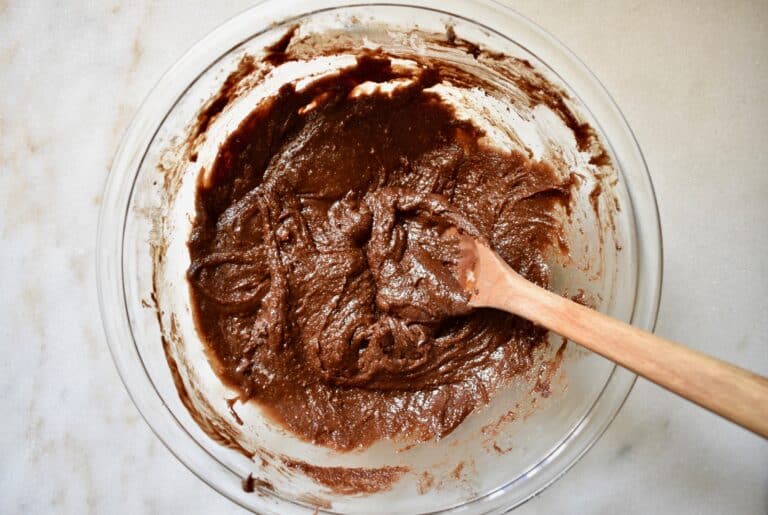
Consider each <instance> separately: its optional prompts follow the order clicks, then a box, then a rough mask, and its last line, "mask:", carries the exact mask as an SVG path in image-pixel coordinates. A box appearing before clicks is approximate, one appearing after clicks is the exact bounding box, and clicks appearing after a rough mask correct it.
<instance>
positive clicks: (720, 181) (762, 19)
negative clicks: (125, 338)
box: [0, 0, 768, 514]
mask: <svg viewBox="0 0 768 515" xmlns="http://www.w3.org/2000/svg"><path fill="white" fill-rule="evenodd" d="M250 3H251V2H249V1H248V0H237V1H231V2H226V3H224V2H208V1H205V0H194V1H188V2H178V1H168V0H164V1H160V0H154V1H153V0H132V1H120V0H111V1H105V2H92V1H89V0H79V1H70V2H55V1H35V2H24V1H21V0H0V278H1V279H0V346H1V347H0V350H1V352H0V392H2V393H0V409H2V413H3V422H2V423H0V513H24V514H37V513H77V514H80V513H114V514H118V513H125V514H135V513H173V512H182V513H189V514H192V513H212V512H214V513H216V512H221V513H235V512H238V511H240V510H239V508H237V507H236V506H235V505H234V504H232V503H230V502H229V501H227V500H226V499H224V498H223V497H221V496H219V495H218V494H217V493H215V492H214V491H213V490H211V489H210V488H208V487H207V486H205V485H204V484H203V483H202V482H201V481H199V480H198V479H196V478H195V477H194V476H193V475H192V474H191V473H190V472H189V471H187V469H186V468H184V467H183V466H182V465H181V464H180V463H179V462H178V461H176V459H175V458H174V457H173V456H172V455H171V454H170V453H169V452H168V451H167V450H166V449H165V448H164V447H163V446H162V444H161V443H160V442H159V441H158V440H157V439H156V438H155V437H154V435H153V434H152V433H151V431H150V430H149V428H148V427H147V426H146V424H145V423H144V422H143V420H142V419H141V417H140V416H139V414H138V412H137V411H136V409H135V408H134V406H133V405H132V404H131V402H130V400H129V399H128V396H127V394H126V392H125V390H124V388H123V385H122V384H121V382H120V380H119V378H118V375H117V372H116V370H115V368H114V366H113V365H112V361H111V358H110V356H109V352H108V349H107V346H106V343H105V340H104V336H103V333H102V330H101V323H100V320H99V315H98V306H97V299H96V284H95V277H94V246H95V234H96V219H97V213H98V210H99V207H100V203H101V201H100V194H101V190H102V187H103V184H104V180H105V177H106V175H107V171H108V169H109V166H110V160H111V158H112V155H113V153H114V151H115V149H116V146H117V144H118V142H119V140H120V137H121V135H122V134H123V132H124V131H125V129H126V126H127V124H128V123H129V121H130V119H131V116H132V115H133V113H134V112H135V110H136V108H137V106H138V105H139V103H140V102H141V100H142V98H143V97H144V96H145V95H146V94H147V92H148V91H149V89H150V88H151V87H152V85H153V84H154V83H155V82H156V81H157V80H158V78H159V77H160V75H161V74H162V73H163V72H164V71H165V70H166V69H167V68H168V67H169V66H170V65H172V64H173V63H174V61H176V59H178V58H179V57H180V56H181V55H182V53H183V52H184V51H185V50H186V49H187V48H188V47H190V46H191V45H192V44H193V43H194V42H195V41H197V40H198V39H200V38H201V37H203V36H204V35H205V34H206V33H208V32H209V31H210V30H212V29H213V28H215V27H216V26H217V25H219V24H220V23H222V22H223V21H225V20H226V19H227V18H229V17H230V16H232V15H234V14H236V13H237V12H239V11H241V10H242V9H244V8H245V7H247V6H248V5H249V4H250ZM606 4H607V5H606ZM513 5H514V7H515V8H517V9H518V10H519V11H520V12H522V13H524V14H525V15H527V16H529V17H530V18H532V19H533V20H534V21H536V22H538V23H539V24H541V25H542V26H543V27H544V28H546V29H547V30H549V31H551V32H552V33H554V34H555V35H557V37H558V38H559V39H561V40H562V41H563V42H565V43H566V44H567V45H568V46H570V47H571V48H572V49H573V50H574V51H575V52H576V54H577V55H579V56H580V57H581V58H582V59H583V60H584V61H585V62H586V63H587V65H588V66H590V67H591V68H592V70H593V71H594V72H595V73H596V74H597V76H598V77H600V79H601V80H602V81H603V82H604V84H605V85H606V87H607V88H608V90H609V91H611V93H612V94H613V95H614V97H615V99H616V101H617V103H618V104H619V106H620V107H621V108H622V109H623V111H624V113H625V114H626V116H627V118H628V120H629V122H630V125H631V126H632V127H633V129H634V130H635V132H636V134H637V137H638V139H639V141H640V144H641V147H642V149H643V151H644V153H645V156H646V158H647V160H648V166H649V168H650V171H651V175H652V177H653V181H654V183H655V186H656V191H657V193H658V200H659V205H660V210H661V218H662V224H663V231H664V238H665V257H664V267H665V277H664V289H663V299H662V304H661V312H660V315H659V321H658V326H657V332H658V333H659V334H660V335H662V336H665V337H668V338H672V339H675V340H678V341H681V342H686V343H687V344H689V345H690V346H692V347H695V348H698V349H700V350H703V351H705V352H708V353H710V354H713V355H715V356H718V357H721V358H725V359H727V360H730V361H732V362H735V363H737V364H739V365H742V366H745V367H748V368H751V369H753V370H755V371H757V372H759V373H762V374H765V375H768V336H767V335H768V257H766V256H768V228H766V220H768V171H766V165H765V163H767V162H768V145H767V144H766V140H765V138H766V135H768V103H766V101H765V92H766V91H768V3H766V2H747V1H732V2H691V3H683V2H668V1H661V0H652V1H648V0H645V1H636V0H628V1H625V2H602V1H599V0H598V1H596V0H589V1H580V2H572V1H566V0H557V1H551V2H546V3H541V2H538V1H536V0H520V1H516V2H514V3H513ZM564 512H577V513H585V512H589V513H598V514H600V513H604V514H613V513H628V514H641V513H642V514H644V513H667V512H668V513H679V514H694V513H739V514H748V513H768V442H766V441H764V440H761V439H759V438H758V437H756V436H753V435H752V434H749V433H748V432H746V431H744V430H742V429H740V428H737V427H735V426H733V425H731V424H729V423H727V422H725V421H723V420H721V419H719V418H717V417H716V416H714V415H711V414H709V413H707V412H705V411H703V410H700V409H698V408H696V407H694V406H692V405H690V404H688V403H685V402H682V401H680V400H678V399H677V398H675V397H673V396H672V395H671V394H668V393H666V392H665V391H663V390H662V389H660V388H658V387H656V386H654V385H652V384H649V383H648V382H646V381H643V380H640V381H638V383H637V386H636V387H635V389H634V391H633V393H632V394H631V396H630V398H629V400H628V402H627V403H626V405H625V407H624V409H623V410H622V411H621V413H620V414H619V416H618V417H617V418H616V420H615V422H614V423H613V425H612V426H611V427H610V428H609V430H608V431H607V433H606V434H605V435H604V436H603V438H602V439H601V440H600V441H599V442H598V443H597V445H595V447H594V448H593V450H592V451H590V452H589V453H588V454H587V456H586V457H585V458H584V459H582V461H581V462H580V463H578V464H577V465H576V466H575V467H574V468H573V469H572V470H571V471H570V472H569V473H568V474H567V475H566V476H565V477H564V478H563V479H561V480H560V481H558V482H557V483H556V484H555V485H554V486H552V487H550V488H549V489H547V490H546V491H545V492H543V493H542V494H541V495H539V496H538V497H536V498H535V499H533V500H532V501H530V502H529V503H527V504H526V505H524V506H523V507H522V508H521V509H520V510H519V513H523V514H528V513H564Z"/></svg>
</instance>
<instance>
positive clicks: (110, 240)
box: [97, 0, 662, 513]
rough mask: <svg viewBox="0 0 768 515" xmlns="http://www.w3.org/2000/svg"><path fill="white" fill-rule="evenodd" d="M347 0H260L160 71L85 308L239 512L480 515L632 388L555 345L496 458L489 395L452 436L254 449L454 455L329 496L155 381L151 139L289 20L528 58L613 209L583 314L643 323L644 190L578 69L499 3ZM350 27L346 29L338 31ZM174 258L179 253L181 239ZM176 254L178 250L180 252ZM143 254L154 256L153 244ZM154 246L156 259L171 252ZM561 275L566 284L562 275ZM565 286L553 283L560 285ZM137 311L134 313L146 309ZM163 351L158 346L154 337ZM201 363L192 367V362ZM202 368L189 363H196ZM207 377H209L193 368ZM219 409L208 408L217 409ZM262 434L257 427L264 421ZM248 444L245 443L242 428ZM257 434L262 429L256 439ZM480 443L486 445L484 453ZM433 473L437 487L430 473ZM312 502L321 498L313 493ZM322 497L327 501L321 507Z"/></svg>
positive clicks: (521, 495) (646, 270)
mask: <svg viewBox="0 0 768 515" xmlns="http://www.w3.org/2000/svg"><path fill="white" fill-rule="evenodd" d="M435 5H437V4H435V3H434V2H428V1H411V2H405V3H382V4H375V3H367V4H360V3H357V2H353V1H345V0H317V1H313V2H311V3H310V2H303V1H300V0H270V1H266V2H262V3H260V4H258V5H256V6H255V7H253V8H251V9H249V10H247V11H245V12H243V13H242V14H240V15H238V16H237V17H235V18H233V19H232V20H230V21H228V22H227V23H225V24H224V25H223V26H221V27H219V28H218V29H217V30H215V31H214V32H213V33H211V34H210V35H209V36H208V37H206V38H205V39H204V40H202V41H201V42H200V43H198V44H197V45H196V46H195V47H194V48H192V49H191V50H190V51H189V52H188V53H187V54H186V55H185V56H184V57H183V58H182V59H181V60H180V61H179V62H178V63H177V64H176V65H175V66H174V67H173V68H172V69H171V70H170V71H169V72H168V73H166V75H165V76H164V77H163V78H162V79H161V80H160V82H159V83H158V85H157V86H156V87H155V89H154V90H153V91H152V92H151V94H150V95H149V97H148V98H147V99H146V101H145V102H144V104H143V105H142V106H141V108H140V110H139V112H138V113H137V115H136V117H135V119H134V121H133V123H132V124H131V127H130V128H129V130H128V132H127V134H126V135H125V138H124V139H123V141H122V144H121V146H120V148H119V150H118V152H117V155H116V157H115V159H114V164H113V167H112V170H111V173H110V175H109V179H108V182H107V185H106V190H105V194H104V202H103V207H102V210H101V215H100V221H99V234H98V256H97V258H98V263H97V266H98V279H99V301H100V308H101V315H102V318H103V323H104V328H105V332H106V335H107V340H108V342H109V346H110V349H111V352H112V355H113V357H114V360H115V363H116V365H117V368H118V370H119V372H120V375H121V377H122V379H123V382H124V383H125V385H126V388H127V389H128V392H129V393H130V395H131V398H132V399H133V401H134V403H135V404H136V406H137V407H138V409H139V411H140V412H141V414H142V415H143V416H144V418H145V420H146V421H147V423H148V424H149V425H150V426H151V427H152V429H153V430H154V432H155V433H156V434H157V436H158V437H159V438H160V439H161V440H162V441H163V443H164V444H165V445H166V446H167V447H168V448H169V449H170V450H171V452H172V453H173V454H174V455H176V456H177V457H178V458H179V460H181V461H182V462H183V463H184V464H185V465H186V466H187V467H188V468H189V469H190V470H191V471H192V472H194V473H195V474H196V475H197V476H198V477H200V478H201V479H202V480H203V481H205V482H206V483H207V484H209V485H210V486H211V487H213V488H214V489H216V490H217V491H219V492H220V493H222V494H223V495H225V496H227V497H228V498H229V499H231V500H233V501H234V502H236V503H238V504H240V505H241V506H243V507H245V508H248V509H251V510H253V511H257V512H262V513H304V512H307V513H308V512H312V511H314V510H315V509H318V510H319V511H320V512H326V511H327V512H355V513H398V512H400V513H413V512H457V513H458V512H460V513H496V512H503V511H507V510H509V509H511V508H513V507H515V506H518V505H520V504H521V503H523V502H525V501H526V500H527V499H529V498H531V497H532V496H533V495H535V494H537V493H538V492H540V491H541V490H542V489H544V488H545V487H546V486H548V485H549V484H551V483H552V482H553V481H554V480H555V479H557V478H558V477H560V476H561V475H562V474H563V473H564V472H565V471H566V470H568V469H569V468H570V467H571V466H572V465H573V464H574V463H575V462H576V461H577V460H578V459H579V458H580V457H581V456H582V455H583V454H584V453H585V452H586V451H587V450H588V449H589V448H590V446H591V445H592V444H593V443H594V442H595V441H596V440H597V438H598V437H599V436H600V435H601V434H602V433H603V431H604V430H605V429H606V428H607V426H608V425H609V424H610V422H611V421H612V420H613V418H614V416H615V415H616V413H617V412H618V410H619V409H620V408H621V405H622V404H623V402H624V400H625V398H626V397H627V395H628V394H629V391H630V390H631V388H632V385H633V384H634V381H635V375H634V374H632V373H631V372H629V371H627V370H625V369H622V368H619V367H616V366H614V365H613V364H612V363H609V362H607V361H605V360H604V359H602V358H600V357H599V356H596V355H594V354H591V353H588V352H586V351H578V350H576V349H575V348H571V349H570V350H569V355H568V359H567V360H566V362H565V364H564V369H565V370H564V373H565V377H566V381H567V388H566V389H565V391H563V392H559V393H558V395H556V396H553V399H551V400H549V401H548V402H545V403H543V404H542V406H540V407H539V408H538V409H536V410H534V411H532V412H530V413H529V414H528V416H527V417H525V420H518V421H516V422H515V423H514V424H510V425H509V427H508V428H506V427H505V429H504V431H503V434H502V435H501V436H502V437H503V438H504V439H506V441H507V442H508V443H509V444H511V445H510V446H509V449H506V450H505V451H504V452H503V453H499V452H485V451H484V450H483V444H482V442H480V440H479V437H478V436H477V435H478V434H479V429H480V428H481V427H482V426H483V424H486V423H487V422H488V421H489V420H493V419H494V417H496V418H498V416H499V415H500V414H503V413H504V409H505V403H509V402H510V400H509V399H510V398H509V397H508V396H504V395H500V396H498V398H495V399H494V400H493V401H492V403H491V405H490V406H489V407H488V408H487V409H485V410H481V412H480V413H477V414H473V415H471V416H470V417H469V418H468V419H467V420H466V421H465V422H464V423H463V424H462V425H461V426H460V427H459V428H458V429H457V430H456V431H455V432H454V433H452V434H451V435H449V436H448V437H447V438H445V439H444V440H441V441H439V442H428V443H426V444H422V445H420V446H417V448H415V449H413V450H405V451H404V450H403V449H400V452H397V450H396V449H395V450H393V449H389V448H387V446H386V445H385V444H383V445H382V446H374V448H372V449H369V450H366V451H360V452H355V453H350V454H346V455H341V453H333V451H329V450H316V449H311V448H309V447H311V446H309V444H306V443H305V442H298V441H296V440H294V439H291V437H290V436H286V435H283V436H280V435H278V436H274V435H273V436H274V437H270V438H271V439H270V438H267V439H266V440H264V441H262V442H260V445H265V446H267V447H269V446H270V445H275V446H277V447H279V449H277V451H278V452H280V453H284V454H287V455H289V456H290V455H292V456H294V457H297V458H301V459H305V460H309V461H315V462H317V463H319V464H326V463H332V464H341V465H356V466H372V465H376V466H378V465H381V464H398V465H402V464H405V465H408V466H411V467H414V468H417V467H419V466H421V467H422V468H424V469H428V470H431V471H433V472H434V473H435V474H437V475H439V473H440V470H441V469H444V470H445V471H448V470H451V469H453V468H455V466H456V464H457V463H465V464H469V466H468V467H466V469H465V471H464V472H463V477H462V481H461V482H457V483H456V484H451V483H446V485H447V487H443V488H433V489H431V490H428V491H426V492H424V493H420V492H419V488H418V485H417V482H418V481H417V479H418V478H417V477H416V476H414V477H412V478H411V480H405V479H404V480H402V481H400V482H399V483H397V484H396V485H395V486H394V488H393V489H392V490H390V491H386V492H382V493H378V494H375V495H371V496H341V495H335V494H332V493H329V492H327V491H324V490H323V489H322V488H321V487H320V486H319V485H317V484H314V483H312V482H311V481H302V480H299V479H292V478H290V477H288V478H287V479H286V477H282V476H281V477H271V476H269V474H273V475H274V471H272V472H270V471H266V470H261V469H260V465H259V464H258V463H254V461H253V460H249V459H248V458H246V457H245V456H243V455H242V454H240V453H238V452H235V451H233V450H231V449H228V448H226V447H224V446H221V445H219V444H218V443H216V442H215V441H213V440H212V439H211V438H209V436H208V435H207V434H206V433H205V432H204V431H203V430H202V429H201V427H200V426H199V425H198V424H197V423H196V422H195V421H194V420H193V419H192V418H191V417H190V414H189V412H188V411H187V409H186V408H185V407H184V404H183V402H182V400H181V399H180V398H179V395H178V392H177V390H176V387H175V385H174V382H173V378H172V377H171V372H170V369H169V367H168V363H167V362H166V356H165V353H164V350H163V343H162V341H161V340H162V336H163V335H162V334H161V328H160V327H158V320H160V321H162V320H163V318H164V317H166V316H167V315H168V312H169V311H175V312H176V314H177V315H178V316H179V317H180V318H182V319H185V318H186V320H182V322H181V325H186V326H187V330H188V328H189V327H190V322H189V320H188V319H189V312H188V304H185V302H187V301H186V300H185V292H186V287H185V283H184V273H183V272H184V268H185V267H184V264H183V259H181V258H180V259H181V261H180V262H179V263H180V264H179V265H178V266H175V267H174V266H171V267H168V269H167V270H166V271H165V272H164V275H162V276H160V277H157V276H156V275H155V274H153V262H152V259H151V257H150V256H151V254H152V252H153V248H152V238H153V234H152V231H153V223H154V222H156V221H157V218H158V217H159V216H164V215H166V214H167V213H166V212H164V210H169V209H172V207H169V206H165V205H163V204H162V199H163V198H164V197H162V196H161V195H159V193H158V192H159V190H161V189H162V188H167V187H168V184H167V183H164V179H165V177H164V176H163V174H162V172H161V171H158V166H160V167H161V168H162V166H163V162H162V161H163V148H164V147H165V146H167V145H168V144H171V143H172V142H173V141H174V138H178V137H181V135H182V133H183V130H184V129H185V128H187V127H188V124H189V123H190V122H191V121H192V120H194V116H195V114H196V112H197V110H198V109H199V108H200V105H201V102H203V101H204V100H205V99H206V98H209V96H210V93H211V91H215V88H216V85H218V84H220V83H221V80H222V77H224V76H225V75H226V73H227V72H228V71H229V70H231V68H232V65H233V63H236V60H237V58H238V56H241V55H242V52H243V51H244V50H248V49H251V48H261V47H263V46H264V45H266V44H268V43H271V42H273V41H275V40H276V39H277V37H279V35H280V34H281V33H282V32H284V31H285V29H286V27H288V26H290V25H292V24H294V23H296V22H302V23H303V22H305V21H308V20H309V21H313V22H316V23H317V24H318V25H320V26H323V27H326V28H339V29H348V30H360V29H361V27H364V26H365V24H366V23H374V22H376V23H380V24H381V23H384V24H386V25H388V26H392V27H396V28H397V30H401V29H408V28H416V27H418V28H419V30H424V31H433V32H440V31H441V30H445V26H446V24H450V25H452V26H454V27H455V29H456V32H457V33H459V34H461V35H462V37H466V38H471V39H472V40H474V41H477V42H480V43H481V44H483V45H484V46H488V47H490V48H491V49H493V50H499V51H502V52H504V53H506V54H509V55H516V56H520V57H523V58H526V59H528V60H529V61H531V62H532V63H534V64H535V65H536V67H538V68H540V69H542V70H544V71H546V73H547V74H548V76H549V77H550V78H551V80H553V81H555V82H557V83H558V84H559V85H560V86H561V87H563V88H564V89H565V90H566V91H567V92H568V93H569V95H570V96H571V98H572V99H573V102H574V103H575V104H577V108H578V110H579V111H580V112H581V114H582V115H583V116H584V117H585V118H586V119H587V120H588V121H589V122H590V124H591V125H592V126H593V127H594V128H595V129H596V131H597V133H598V135H599V137H600V139H601V141H602V142H603V144H604V146H605V147H606V148H607V150H608V152H609V154H610V156H611V158H612V161H613V163H614V168H615V169H616V172H617V176H618V183H617V184H616V186H615V191H614V193H615V195H616V197H617V198H618V200H619V205H620V206H621V209H620V210H617V211H615V212H614V213H613V215H614V224H615V226H616V229H615V230H616V233H617V234H618V235H619V240H620V241H621V247H622V249H621V251H620V252H617V253H616V255H615V256H611V257H610V259H608V260H607V261H604V262H603V263H602V265H603V266H604V268H605V270H604V274H603V276H604V278H606V279H604V280H603V281H602V282H601V283H600V285H599V288H598V290H599V291H598V293H599V302H598V306H597V307H598V308H599V309H600V310H602V311H604V312H607V313H609V314H611V315H612V316H615V317H617V318H621V319H624V320H627V321H630V322H631V323H632V324H634V325H636V326H638V327H640V328H643V329H646V330H652V329H653V326H654V323H655V320H656V313H657V308H658V301H659V296H660V291H661V275H662V272H661V263H662V260H661V251H662V247H661V233H660V227H659V218H658V212H657V208H656V202H655V197H654V193H653V187H652V184H651V181H650V178H649V176H648V171H647V169H646V166H645V163H644V160H643V156H642V154H641V152H640V149H639V148H638V145H637V143H636V141H635V139H634V137H633V135H632V132H631V130H630V128H629V126H628V125H627V123H626V121H625V120H624V118H623V116H622V114H621V112H620V111H619V109H618V108H617V107H616V105H615V104H614V103H613V101H612V100H611V98H610V96H609V95H608V93H607V92H606V91H605V89H604V88H603V87H602V85H601V84H600V83H599V82H598V80H597V79H596V78H595V77H594V76H593V75H592V74H591V73H590V72H589V70H588V69H587V68H586V66H584V64H582V63H581V62H580V61H579V60H578V58H576V57H575V56H574V55H573V54H572V53H571V52H570V51H569V50H568V49H566V48H565V47H564V46H563V45H562V44H561V43H559V42H558V41H557V40H555V39H554V38H553V37H552V36H550V35H548V34H546V33H545V32H544V31H543V30H541V29H540V28H539V27H537V26H536V25H534V24H533V23H531V22H530V21H529V20H527V19H525V18H523V17H522V16H520V15H518V14H517V13H515V12H513V11H512V10H510V9H509V8H507V7H505V6H502V5H500V4H498V3H496V2H492V1H488V0H475V1H461V0H444V1H442V2H440V3H439V9H437V8H435ZM352 25H354V27H352ZM177 240H178V241H176V243H175V246H174V245H172V246H171V248H172V249H173V248H175V249H176V252H177V253H179V252H181V253H182V254H183V249H184V245H183V243H184V242H185V241H186V234H183V233H182V234H179V235H178V238H177ZM180 249H181V250H180ZM155 250H156V249H155ZM172 254H173V252H170V251H169V255H168V257H167V259H168V260H173V259H175V258H174V256H173V255H172ZM158 280H159V281H162V282H163V285H164V286H165V287H167V288H170V289H171V290H173V291H175V295H176V298H175V299H170V300H167V301H166V300H162V301H158V304H159V308H160V310H161V313H160V317H159V319H158V316H157V313H156V312H155V310H154V309H153V308H152V307H151V306H149V305H150V304H151V303H152V302H154V301H155V300H157V299H153V297H152V289H153V282H154V281H158ZM563 280H566V283H567V278H566V279H563ZM566 286H567V284H566ZM148 306H149V307H148ZM166 344H167V342H166ZM203 361H204V360H203ZM198 365H199V366H201V367H204V366H205V365H204V364H198ZM208 374H209V379H210V378H211V377H213V376H210V371H208ZM222 406H223V403H222ZM265 432H268V431H267V429H265ZM257 438H258V436H257ZM265 438H266V437H265ZM486 451H487V449H486ZM251 472H255V474H254V475H258V474H259V473H263V474H266V475H267V477H266V479H267V480H269V481H271V482H273V484H274V485H275V488H274V490H269V489H264V488H257V491H256V492H253V493H248V492H245V491H244V490H243V488H242V487H241V480H242V478H244V477H245V476H247V475H248V474H249V473H251ZM446 481H447V480H446ZM319 499H321V500H322V501H318V500H319ZM327 503H330V504H327Z"/></svg>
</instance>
